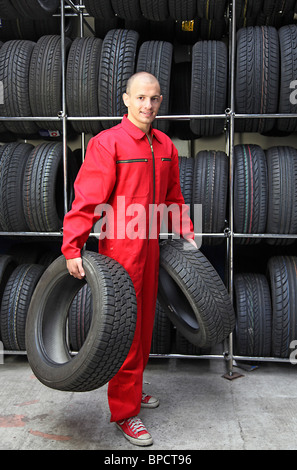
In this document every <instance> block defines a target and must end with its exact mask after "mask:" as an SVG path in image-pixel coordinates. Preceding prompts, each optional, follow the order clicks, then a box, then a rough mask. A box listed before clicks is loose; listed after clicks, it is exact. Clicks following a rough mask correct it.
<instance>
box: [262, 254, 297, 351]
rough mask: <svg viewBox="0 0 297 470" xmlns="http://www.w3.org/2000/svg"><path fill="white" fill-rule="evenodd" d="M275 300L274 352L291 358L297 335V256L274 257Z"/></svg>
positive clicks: (272, 286)
mask: <svg viewBox="0 0 297 470" xmlns="http://www.w3.org/2000/svg"><path fill="white" fill-rule="evenodd" d="M267 271H268V272H267V276H268V279H269V284H270V291H271V299H272V355H273V356H274V357H281V358H288V357H289V353H290V343H291V341H294V340H296V338H297V296H296V293H297V275H296V272H297V257H296V256H274V257H272V258H270V260H269V261H268V266H267Z"/></svg>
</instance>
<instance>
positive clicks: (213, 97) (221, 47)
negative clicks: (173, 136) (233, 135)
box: [190, 41, 228, 137]
mask: <svg viewBox="0 0 297 470" xmlns="http://www.w3.org/2000/svg"><path fill="white" fill-rule="evenodd" d="M227 63H228V56H227V48H226V45H225V44H224V43H223V42H221V41H198V42H197V43H196V44H195V45H194V46H193V59H192V87H191V104H190V114H197V115H198V114H224V113H225V109H226V99H227ZM224 122H225V121H224V119H191V121H190V127H191V130H192V132H193V133H194V134H196V135H197V136H199V137H201V136H215V135H219V134H221V133H222V132H223V130H224Z"/></svg>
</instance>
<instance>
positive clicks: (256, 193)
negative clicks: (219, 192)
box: [234, 145, 268, 244]
mask: <svg viewBox="0 0 297 470" xmlns="http://www.w3.org/2000/svg"><path fill="white" fill-rule="evenodd" d="M267 208H268V176H267V164H266V156H265V152H264V151H263V150H262V148H261V147H260V146H259V145H236V146H235V147H234V227H235V232H237V233H244V234H247V233H265V230H266V222H267ZM259 241H260V239H257V238H238V239H237V242H238V243H241V244H254V243H258V242H259Z"/></svg>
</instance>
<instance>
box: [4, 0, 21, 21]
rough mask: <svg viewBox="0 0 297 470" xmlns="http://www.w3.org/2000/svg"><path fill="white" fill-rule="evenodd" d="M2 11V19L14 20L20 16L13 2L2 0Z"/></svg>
mask: <svg viewBox="0 0 297 470" xmlns="http://www.w3.org/2000/svg"><path fill="white" fill-rule="evenodd" d="M0 11H1V19H5V20H14V19H15V18H17V16H18V12H17V10H16V9H15V7H14V2H13V0H0Z"/></svg>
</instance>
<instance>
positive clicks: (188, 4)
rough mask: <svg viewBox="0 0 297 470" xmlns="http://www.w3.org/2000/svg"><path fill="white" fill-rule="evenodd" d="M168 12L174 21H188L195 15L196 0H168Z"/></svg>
mask: <svg viewBox="0 0 297 470" xmlns="http://www.w3.org/2000/svg"><path fill="white" fill-rule="evenodd" d="M168 8H169V14H170V16H171V18H173V19H174V20H176V21H189V20H193V19H194V18H195V17H196V13H197V1H196V0H186V1H183V2H180V1H179V0H168Z"/></svg>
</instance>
